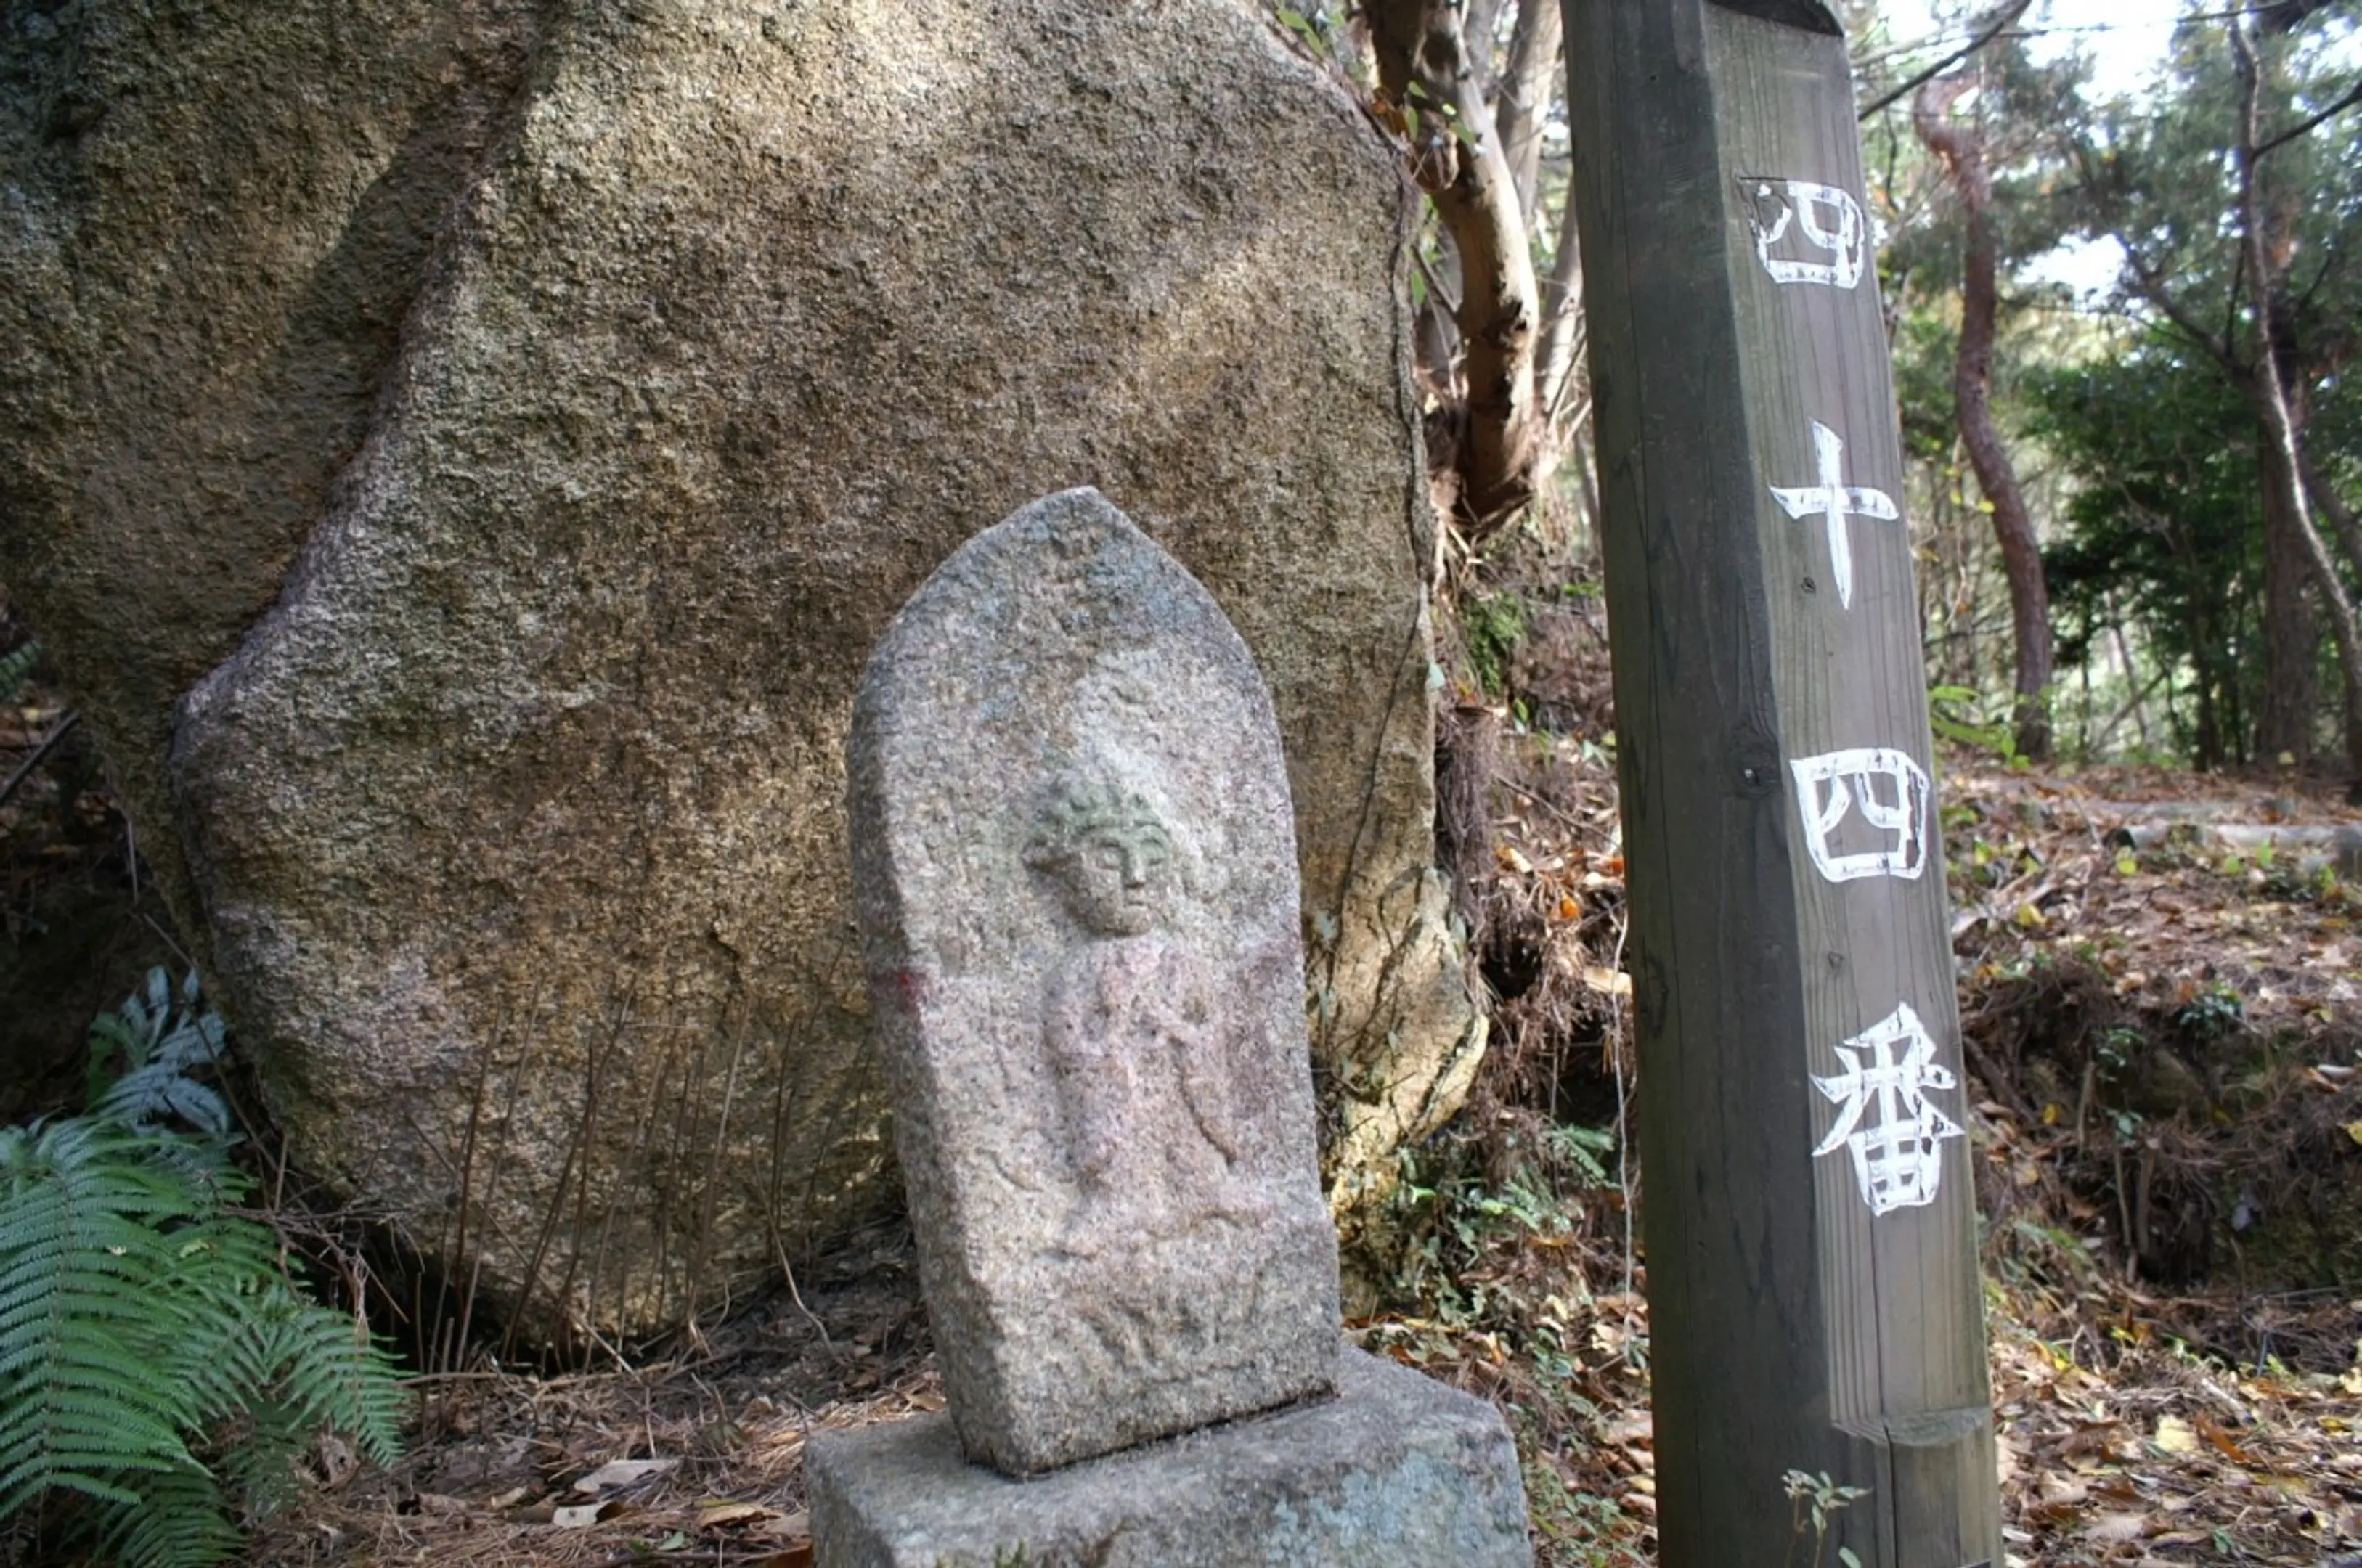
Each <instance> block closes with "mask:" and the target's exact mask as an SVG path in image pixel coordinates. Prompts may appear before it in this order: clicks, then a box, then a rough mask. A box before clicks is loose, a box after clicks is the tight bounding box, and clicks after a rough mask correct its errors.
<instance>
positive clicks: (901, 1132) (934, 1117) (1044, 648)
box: [845, 490, 1338, 1474]
mask: <svg viewBox="0 0 2362 1568" xmlns="http://www.w3.org/2000/svg"><path fill="white" fill-rule="evenodd" d="M845 756H846V768H847V773H848V775H849V787H848V788H849V805H848V812H847V815H848V823H849V827H850V829H851V834H852V842H853V886H854V900H855V911H856V912H857V914H858V917H859V921H860V925H861V935H862V948H863V955H864V958H865V961H866V970H867V976H868V984H869V996H870V1000H871V1005H872V1010H873V1013H874V1016H875V1018H876V1022H877V1038H878V1043H879V1044H880V1046H881V1048H882V1049H883V1051H884V1053H885V1056H886V1062H887V1066H888V1069H889V1077H890V1079H891V1082H892V1084H893V1088H894V1106H895V1134H896V1136H895V1143H896V1147H897V1149H898V1151H899V1153H900V1155H901V1160H902V1176H903V1181H904V1184H905V1185H906V1187H907V1188H908V1190H909V1193H910V1201H911V1227H912V1229H913V1231H915V1232H916V1234H917V1237H918V1243H919V1278H920V1283H921V1286H922V1288H923V1289H924V1290H925V1292H926V1297H927V1310H928V1316H929V1318H930V1319H931V1320H932V1321H933V1325H934V1331H935V1344H936V1348H937V1351H938V1353H939V1354H940V1355H941V1356H942V1358H943V1364H944V1392H945V1394H946V1396H947V1397H948V1400H949V1403H950V1408H951V1417H952V1420H953V1422H954V1424H955V1426H956V1427H957V1428H958V1430H959V1434H960V1440H961V1441H962V1442H963V1443H964V1444H965V1445H966V1451H967V1452H968V1454H969V1455H970V1456H971V1457H972V1458H975V1459H977V1460H980V1461H982V1462H984V1463H989V1464H995V1465H998V1466H999V1467H1000V1468H1001V1469H1003V1470H1007V1471H1010V1472H1011V1473H1012V1474H1025V1473H1028V1472H1032V1471H1038V1470H1048V1469H1052V1468H1054V1467H1055V1466H1058V1465H1062V1464H1068V1463H1073V1462H1075V1461H1076V1460H1079V1459H1087V1458H1089V1457H1090V1456H1092V1455H1094V1454H1099V1453H1106V1452H1109V1451H1111V1450H1114V1449H1118V1448H1123V1447H1127V1446H1129V1445H1131V1444H1132V1443H1137V1442H1142V1441H1146V1440H1148V1439H1150V1438H1155V1437H1163V1436H1165V1435H1166V1434H1168V1433H1172V1432H1178V1431H1186V1430H1189V1429H1191V1428H1193V1427H1198V1426H1203V1425H1205V1424H1207V1423H1208V1422H1210V1421H1218V1420H1222V1419H1228V1418H1230V1417H1233V1416H1240V1415H1245V1414H1248V1413H1251V1412H1253V1411H1256V1410H1264V1409H1269V1408H1273V1407H1275V1406H1277V1405H1283V1404H1286V1403H1287V1402H1289V1401H1291V1400H1294V1399H1299V1398H1302V1397H1306V1396H1307V1395H1311V1394H1318V1393H1325V1392H1327V1391H1328V1389H1329V1388H1330V1386H1331V1382H1332V1379H1333V1378H1334V1376H1335V1362H1336V1353H1337V1341H1336V1325H1337V1318H1338V1307H1337V1247H1336V1237H1335V1234H1334V1232H1333V1231H1332V1230H1331V1229H1330V1221H1329V1215H1328V1210H1327V1208H1326V1206H1325V1205H1324V1204H1323V1203H1322V1202H1321V1198H1320V1186H1319V1171H1318V1160H1317V1154H1316V1150H1315V1147H1314V1143H1313V1113H1312V1084H1311V1078H1310V1074H1309V1065H1310V1057H1309V1052H1308V1047H1307V1041H1306V1035H1305V1027H1304V1005H1303V999H1302V993H1301V990H1300V988H1299V987H1298V985H1297V976H1298V975H1300V974H1301V973H1302V972H1303V964H1304V959H1303V949H1302V944H1301V941H1300V938H1299V937H1298V935H1297V907H1298V900H1297V879H1296V845H1295V842H1294V833H1293V831H1292V827H1291V823H1290V817H1289V811H1288V800H1287V778H1286V765H1285V763H1284V761H1283V759H1282V756H1281V752H1280V744H1279V730H1278V726H1277V724H1276V723H1275V720H1274V718H1273V716H1272V711H1271V700H1270V698H1269V696H1268V695H1267V694H1266V693H1265V691H1264V684H1263V679H1262V677H1261V676H1260V675H1259V674H1257V672H1256V670H1255V667H1254V661H1253V657H1250V656H1249V654H1248V653H1247V649H1246V645H1245V644H1244V643H1242V642H1241V641H1240V640H1239V636H1238V634H1237V633H1236V632H1235V631H1233V630H1232V629H1231V624H1230V623H1229V622H1228V621H1226V620H1225V619H1223V616H1222V612H1221V610H1220V607H1219V606H1218V605H1216V604H1215V602H1213V600H1212V599H1211V598H1209V596H1208V595H1207V593H1206V591H1205V590H1204V589H1202V588H1200V587H1199V586H1198V583H1197V582H1196V581H1195V580H1193V579H1191V577H1190V576H1189V574H1188V573H1187V571H1185V570H1184V569H1182V568H1181V566H1180V564H1179V563H1178V562H1176V561H1175V560H1174V558H1172V557H1171V556H1169V555H1167V554H1165V552H1164V551H1163V550H1162V549H1159V548H1158V547H1156V545H1155V544H1154V543H1153V541H1151V540H1150V539H1149V538H1148V537H1147V536H1145V535H1143V534H1142V533H1141V532H1140V531H1139V530H1138V529H1137V528H1135V527H1134V526H1132V525H1131V520H1130V519H1128V518H1126V517H1125V516H1124V515H1123V514H1122V513H1120V512H1119V511H1118V510H1116V508H1115V507H1113V506H1112V505H1110V504H1109V502H1107V500H1106V499H1105V498H1104V497H1102V496H1101V495H1099V493H1098V491H1092V490H1076V491H1066V492H1065V493H1064V494H1060V495H1054V496H1051V497H1048V498H1047V499H1045V500H1043V501H1041V502H1035V503H1034V504H1033V505H1032V506H1028V507H1026V508H1025V509H1024V510H1022V511H1021V512H1019V513H1016V514H1015V515H1014V516H1012V517H1010V518H1009V519H1008V520H1007V521H1006V522H1004V523H1001V524H1000V525H999V526H997V527H994V528H990V529H988V530H986V531H985V532H984V533H982V534H979V535H977V536H976V537H975V538H973V539H971V540H969V541H968V542H967V544H966V546H964V547H962V548H961V549H960V551H959V552H958V553H957V554H956V555H955V556H953V557H952V558H951V559H950V560H948V561H946V562H944V566H943V568H942V569H941V570H939V571H937V572H936V573H935V575H934V576H933V578H931V579H929V580H928V581H927V583H926V585H925V586H924V587H923V588H922V589H921V590H920V591H919V592H918V593H917V594H916V595H915V596H914V597H913V598H912V599H911V602H910V603H909V604H908V605H907V606H905V607H904V608H903V610H902V612H901V613H900V614H899V615H897V616H896V617H895V619H894V623H893V624H892V625H891V626H889V628H888V629H887V632H886V635H885V636H884V637H883V638H882V639H880V640H879V642H878V645H877V651H876V652H875V653H874V654H873V655H872V656H871V657H870V661H869V666H868V668H867V670H866V672H865V673H864V674H863V676H862V679H861V687H860V691H859V694H858V696H857V697H856V698H855V702H854V709H853V728H852V733H851V735H850V737H849V738H848V740H847V742H846V745H845Z"/></svg>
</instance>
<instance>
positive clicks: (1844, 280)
mask: <svg viewBox="0 0 2362 1568" xmlns="http://www.w3.org/2000/svg"><path fill="white" fill-rule="evenodd" d="M1740 183H1741V184H1742V185H1745V186H1747V187H1749V191H1748V193H1749V196H1750V197H1752V200H1751V201H1749V204H1748V211H1747V226H1748V227H1749V229H1751V230H1752V231H1753V232H1754V235H1755V257H1756V259H1757V260H1759V261H1760V262H1762V263H1763V271H1766V272H1768V273H1770V274H1771V281H1772V282H1777V283H1825V284H1827V285H1828V286H1829V287H1831V288H1838V289H1850V288H1852V287H1853V286H1854V285H1855V284H1857V283H1859V282H1861V275H1862V264H1863V262H1864V261H1865V260H1866V259H1868V257H1869V253H1870V247H1869V245H1868V244H1867V243H1866V241H1867V240H1868V237H1869V226H1867V225H1866V224H1864V223H1863V222H1862V217H1861V204H1860V202H1857V201H1855V200H1854V199H1853V195H1852V193H1850V192H1847V191H1842V190H1839V189H1838V187H1837V186H1835V185H1822V184H1816V183H1815V182H1813V181H1810V180H1764V179H1750V180H1742V181H1741V182H1740ZM1769 207H1776V208H1777V209H1778V211H1779V216H1777V217H1775V218H1772V219H1771V220H1770V221H1769V222H1766V221H1765V216H1764V214H1765V209H1766V208H1769ZM1824 213H1826V214H1827V221H1826V222H1825V221H1823V218H1822V215H1823V214H1824ZM1792 225H1793V226H1794V228H1795V230H1796V234H1797V236H1798V237H1799V238H1801V239H1802V240H1803V241H1804V242H1805V246H1806V247H1807V248H1811V249H1814V250H1817V251H1819V252H1820V253H1821V254H1822V255H1823V256H1825V257H1827V260H1814V261H1804V260H1796V259H1791V258H1788V257H1775V256H1773V255H1772V254H1771V248H1772V247H1773V246H1775V245H1777V244H1779V243H1780V241H1781V240H1783V239H1784V238H1786V237H1787V235H1788V230H1789V228H1790V226H1792Z"/></svg>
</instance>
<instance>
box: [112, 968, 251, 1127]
mask: <svg viewBox="0 0 2362 1568" xmlns="http://www.w3.org/2000/svg"><path fill="white" fill-rule="evenodd" d="M228 1037H229V1032H228V1029H227V1027H226V1025H225V1024H224V1023H223V1022H222V1020H221V1015H220V1014H219V1013H216V1012H215V1011H214V1010H212V1009H210V1008H204V1007H202V1006H200V998H199V993H198V987H197V977H196V973H195V971H194V970H192V971H190V973H189V975H188V977H187V978H185V979H183V980H182V982H181V999H180V1006H179V1008H178V1009H177V1010H176V1009H175V1008H174V1007H173V1005H172V986H171V976H170V975H168V974H166V973H165V971H164V968H163V966H161V965H159V966H156V967H155V968H153V969H150V970H149V971H148V978H147V982H146V984H145V986H144V988H142V989H141V990H138V991H134V992H132V993H131V995H129V996H128V997H126V998H125V999H124V1001H123V1005H122V1006H121V1007H120V1008H118V1009H117V1010H115V1011H113V1012H103V1013H101V1014H99V1015H98V1016H97V1017H96V1018H94V1019H93V1020H91V1024H90V1101H91V1106H92V1109H93V1110H96V1111H98V1112H100V1113H102V1114H104V1115H107V1116H111V1117H113V1118H115V1119H116V1121H122V1122H125V1123H127V1124H128V1125H130V1126H132V1127H136V1128H138V1129H139V1130H140V1131H142V1132H154V1131H159V1130H162V1129H167V1128H171V1127H172V1126H174V1125H175V1123H176V1122H178V1123H183V1124H185V1125H187V1126H188V1127H190V1128H192V1129H193V1130H194V1131H195V1132H197V1133H198V1134H199V1136H201V1137H203V1138H204V1139H206V1140H209V1141H212V1142H215V1143H222V1144H224V1145H225V1146H226V1144H227V1143H230V1142H231V1141H232V1140H231V1137H230V1123H231V1117H230V1110H229V1104H228V1102H227V1101H226V1100H225V1099H222V1097H221V1096H220V1095H219V1094H218V1093H216V1092H215V1090H214V1089H213V1088H211V1087H210V1086H208V1085H206V1084H204V1083H201V1082H199V1081H198V1080H197V1079H195V1078H193V1077H190V1076H189V1075H190V1074H192V1073H193V1072H196V1071H197V1070H199V1069H200V1068H204V1067H211V1066H215V1065H216V1064H217V1063H219V1062H220V1060H221V1056H222V1051H223V1048H224V1047H225V1045H226V1043H227V1042H228ZM118 1064H119V1065H118Z"/></svg>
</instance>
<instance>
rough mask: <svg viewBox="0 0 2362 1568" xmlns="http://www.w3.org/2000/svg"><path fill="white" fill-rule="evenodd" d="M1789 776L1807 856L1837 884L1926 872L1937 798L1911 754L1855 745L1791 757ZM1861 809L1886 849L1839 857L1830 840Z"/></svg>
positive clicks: (1915, 876)
mask: <svg viewBox="0 0 2362 1568" xmlns="http://www.w3.org/2000/svg"><path fill="white" fill-rule="evenodd" d="M1788 771H1789V772H1790V773H1791V774H1792V775H1794V778H1795V781H1796V812H1797V814H1798V815H1799V816H1801V817H1802V818H1803V819H1804V824H1805V852H1806V853H1807V854H1809V855H1811V856H1812V857H1813V864H1814V865H1815V866H1816V867H1819V868H1820V873H1821V875H1822V876H1824V877H1826V878H1828V879H1829V880H1830V881H1832V882H1850V881H1852V880H1854V879H1855V878H1859V877H1899V878H1902V879H1903V880H1904V881H1906V882H1915V881H1917V880H1918V879H1919V874H1920V872H1922V871H1924V870H1926V867H1927V827H1928V823H1927V818H1928V809H1927V808H1928V801H1929V797H1930V796H1931V794H1932V793H1933V791H1932V790H1931V789H1930V787H1929V785H1928V781H1927V772H1926V769H1925V768H1923V767H1920V766H1919V765H1918V764H1917V763H1915V762H1914V761H1912V760H1911V757H1910V756H1909V754H1908V753H1905V752H1900V751H1896V750H1894V749H1893V747H1891V746H1882V745H1878V746H1854V747H1850V748H1849V749H1848V750H1845V751H1832V752H1826V753H1824V754H1822V755H1821V756H1799V757H1794V758H1792V759H1791V760H1790V761H1789V764H1788ZM1889 792H1891V793H1892V795H1893V799H1891V800H1889V799H1887V798H1886V795H1887V793H1889ZM1857 810H1858V811H1860V813H1861V820H1862V821H1863V823H1866V824H1867V825H1868V826H1869V827H1870V828H1871V831H1872V832H1875V833H1877V834H1881V835H1882V836H1884V838H1885V843H1884V845H1883V846H1882V847H1881V848H1878V849H1866V850H1858V851H1856V852H1854V853H1852V854H1850V855H1840V854H1838V850H1837V847H1836V846H1835V845H1833V844H1832V843H1831V842H1830V839H1829V835H1830V834H1833V833H1835V832H1836V831H1837V829H1838V824H1839V823H1843V822H1844V821H1845V820H1846V817H1847V816H1848V814H1849V813H1850V812H1855V811H1857Z"/></svg>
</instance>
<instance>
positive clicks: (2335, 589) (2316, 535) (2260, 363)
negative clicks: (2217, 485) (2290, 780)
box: [2228, 16, 2362, 792]
mask: <svg viewBox="0 0 2362 1568" xmlns="http://www.w3.org/2000/svg"><path fill="white" fill-rule="evenodd" d="M2228 26H2229V28H2230V32H2231V52H2232V54H2233V56H2234V58H2235V61H2237V65H2238V71H2239V85H2240V88H2241V93H2240V105H2239V134H2238V138H2237V143H2236V146H2235V149H2234V150H2235V155H2236V158H2237V164H2238V172H2239V217H2240V226H2241V228H2242V229H2243V230H2244V231H2245V232H2244V233H2243V234H2242V235H2241V240H2242V242H2243V243H2244V245H2245V247H2246V262H2247V277H2248V280H2249V294H2250V297H2251V298H2252V300H2253V302H2254V304H2253V309H2252V312H2251V314H2252V315H2253V318H2254V325H2255V333H2256V373H2255V378H2254V385H2253V392H2252V393H2251V396H2250V400H2249V401H2250V402H2251V403H2253V404H2254V405H2255V409H2256V414H2257V418H2258V420H2259V421H2260V422H2261V424H2262V425H2263V433H2264V436H2265V451H2264V479H2265V485H2266V490H2265V502H2266V504H2265V508H2264V514H2265V518H2266V522H2267V535H2268V534H2269V522H2270V519H2271V515H2272V513H2273V511H2274V510H2275V508H2276V507H2277V509H2278V510H2279V513H2280V521H2281V523H2282V525H2283V527H2284V529H2285V530H2286V532H2287V533H2288V534H2289V536H2290V538H2289V544H2290V546H2291V547H2292V548H2293V549H2294V550H2295V552H2296V553H2297V554H2298V556H2299V558H2301V562H2302V564H2303V566H2304V568H2305V569H2307V570H2309V571H2310V572H2311V574H2312V585H2313V588H2314V590H2315V591H2317V592H2318V593H2319V594H2320V596H2321V603H2322V608H2323V611H2324V612H2325V613H2327V614H2328V616H2329V624H2330V630H2331V632H2332V633H2333V634H2334V636H2335V638H2336V641H2337V668H2338V673H2339V675H2340V676H2341V677H2342V678H2343V683H2344V687H2345V759H2346V764H2347V766H2348V767H2349V768H2350V770H2351V775H2352V787H2353V788H2354V789H2355V790H2356V791H2358V792H2362V624H2357V622H2356V616H2355V612H2354V601H2353V600H2352V599H2351V598H2350V597H2349V596H2348V595H2347V594H2346V591H2345V583H2344V582H2343V581H2342V580H2339V578H2338V575H2337V563H2336V562H2335V561H2334V560H2332V559H2331V558H2330V555H2329V547H2328V546H2327V545H2326V544H2324V543H2323V540H2322V537H2321V530H2320V529H2318V528H2316V527H2314V526H2313V524H2312V512H2311V510H2310V509H2309V508H2308V507H2307V505H2306V504H2305V486H2304V480H2303V478H2302V475H2303V472H2304V467H2303V457H2302V447H2301V442H2300V440H2299V434H2298V430H2297V425H2296V421H2295V419H2294V417H2293V416H2292V415H2291V414H2290V406H2289V397H2288V389H2287V385H2286V383H2285V382H2283V381H2281V379H2280V359H2279V345H2278V342H2277V340H2276V339H2275V337H2274V335H2273V331H2272V281H2273V278H2274V277H2275V275H2276V274H2275V273H2274V271H2273V270H2272V268H2271V265H2270V246H2269V245H2268V243H2267V237H2266V235H2265V232H2264V217H2263V199H2262V194H2261V193H2260V192H2259V191H2258V189H2257V178H2256V160H2257V151H2256V147H2257V141H2258V140H2259V139H2260V136H2259V127H2260V125H2261V123H2262V102H2263V79H2264V72H2263V62H2262V61H2261V60H2259V59H2258V58H2257V52H2256V46H2255V42H2254V40H2253V39H2250V38H2249V37H2248V36H2247V21H2246V17H2244V16H2235V17H2232V18H2231V19H2230V21H2229V24H2228ZM2267 549H2269V540H2268V538H2267ZM2268 560H2269V556H2268V555H2267V561H2268ZM2268 580H2269V578H2268V574H2267V582H2268ZM2267 646H2269V645H2267ZM2272 695H2273V694H2270V693H2268V694H2267V696H2266V699H2265V701H2266V703H2267V712H2268V711H2269V703H2270V701H2271V699H2272ZM2305 717H2306V732H2307V737H2308V738H2310V733H2311V720H2312V715H2311V713H2310V712H2307V714H2306V716H2305ZM2282 749H2289V748H2282ZM2300 755H2301V754H2300Z"/></svg>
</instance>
